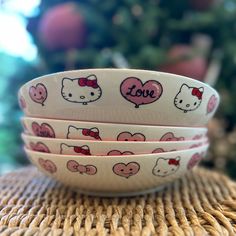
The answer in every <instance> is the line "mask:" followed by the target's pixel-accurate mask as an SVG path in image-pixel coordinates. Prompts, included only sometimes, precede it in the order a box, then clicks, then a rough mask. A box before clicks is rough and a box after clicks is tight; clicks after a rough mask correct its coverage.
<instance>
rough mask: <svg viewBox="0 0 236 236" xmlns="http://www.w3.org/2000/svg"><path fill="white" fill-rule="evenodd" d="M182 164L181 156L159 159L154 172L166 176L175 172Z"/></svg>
mask: <svg viewBox="0 0 236 236" xmlns="http://www.w3.org/2000/svg"><path fill="white" fill-rule="evenodd" d="M179 166H180V157H176V158H163V157H160V158H158V159H157V162H156V165H155V166H154V167H153V170H152V173H153V174H154V175H156V176H160V177H165V176H168V175H172V174H174V173H175V172H176V171H177V170H178V169H179Z"/></svg>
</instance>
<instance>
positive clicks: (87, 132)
mask: <svg viewBox="0 0 236 236" xmlns="http://www.w3.org/2000/svg"><path fill="white" fill-rule="evenodd" d="M82 134H83V135H84V136H90V137H93V138H95V139H101V138H100V136H99V132H94V131H92V130H90V129H83V130H82Z"/></svg>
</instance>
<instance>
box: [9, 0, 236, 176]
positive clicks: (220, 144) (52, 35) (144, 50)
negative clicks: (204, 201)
mask: <svg viewBox="0 0 236 236" xmlns="http://www.w3.org/2000/svg"><path fill="white" fill-rule="evenodd" d="M39 8H40V9H39V14H38V15H37V16H35V17H34V18H29V19H28V28H27V30H28V31H29V32H30V34H31V35H32V37H33V39H34V41H35V44H36V45H37V47H38V50H39V58H38V61H37V63H34V64H24V65H22V66H21V69H20V70H19V71H18V72H17V73H16V74H15V75H14V76H12V78H11V80H9V81H10V82H9V84H12V83H14V84H15V86H14V88H12V87H11V91H12V93H11V94H8V96H9V100H8V101H9V103H10V104H9V107H10V108H11V109H10V110H9V111H8V115H9V116H8V117H9V120H7V122H9V123H8V126H7V127H8V130H9V132H10V131H11V132H12V133H15V134H16V135H18V134H19V130H17V129H16V128H15V127H19V125H16V122H17V121H16V120H15V119H13V118H12V117H16V114H18V112H19V110H18V108H17V106H16V92H17V89H18V88H19V86H20V85H22V84H23V83H24V82H26V81H28V80H30V79H32V78H34V77H37V76H38V75H43V74H47V73H52V72H57V71H62V70H72V69H80V68H95V67H129V68H141V69H151V70H162V71H167V72H171V73H177V74H182V75H187V76H190V77H193V78H195V79H198V80H204V81H205V82H208V83H210V84H212V85H215V82H216V78H217V84H216V87H217V89H218V90H219V91H220V93H221V95H222V103H221V106H220V109H219V112H218V115H217V119H215V120H214V121H213V122H212V123H211V124H210V136H211V138H212V147H211V151H210V159H208V161H206V162H205V164H206V165H208V166H209V167H216V168H218V169H221V170H226V169H227V171H228V172H229V174H230V175H232V176H233V175H234V177H236V174H235V173H236V158H235V153H236V148H235V147H234V146H235V145H234V144H235V143H236V126H235V121H236V109H235V107H236V99H235V94H236V93H235V91H236V79H235V78H234V77H235V76H236V67H235V63H236V58H235V55H236V25H235V22H236V0H225V1H220V0H219V1H217V0H206V1H198V0H181V1H164V0H146V1H141V0H121V1H110V0H103V1H99V0H80V1H70V2H68V1H62V0H52V1H46V0H42V1H41V4H40V7H39ZM221 65H222V66H221ZM220 68H221V70H220ZM219 71H220V74H219ZM10 124H11V125H10ZM12 124H15V125H12ZM18 136H19V135H18ZM10 141H11V143H12V142H13V143H14V145H18V146H19V145H20V139H19V138H17V139H15V138H14V140H10ZM17 155H18V156H17V158H18V160H19V154H18V153H17Z"/></svg>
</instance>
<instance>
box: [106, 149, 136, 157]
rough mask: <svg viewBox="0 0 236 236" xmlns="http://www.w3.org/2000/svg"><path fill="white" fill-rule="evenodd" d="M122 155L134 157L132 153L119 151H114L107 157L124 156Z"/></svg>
mask: <svg viewBox="0 0 236 236" xmlns="http://www.w3.org/2000/svg"><path fill="white" fill-rule="evenodd" d="M122 155H134V153H133V152H130V151H125V152H121V151H119V150H112V151H110V152H108V153H107V156H122Z"/></svg>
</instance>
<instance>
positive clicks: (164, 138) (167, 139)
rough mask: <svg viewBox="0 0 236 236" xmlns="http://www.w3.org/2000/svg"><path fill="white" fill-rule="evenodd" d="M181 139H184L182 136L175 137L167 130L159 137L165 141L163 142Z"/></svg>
mask: <svg viewBox="0 0 236 236" xmlns="http://www.w3.org/2000/svg"><path fill="white" fill-rule="evenodd" d="M183 140H184V137H175V136H174V134H173V133H172V132H168V133H166V134H164V135H163V136H162V137H161V139H160V141H165V142H169V141H183Z"/></svg>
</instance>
